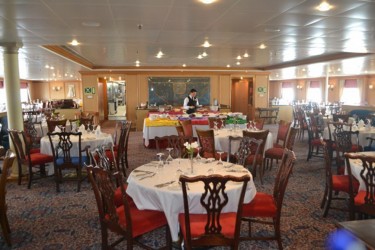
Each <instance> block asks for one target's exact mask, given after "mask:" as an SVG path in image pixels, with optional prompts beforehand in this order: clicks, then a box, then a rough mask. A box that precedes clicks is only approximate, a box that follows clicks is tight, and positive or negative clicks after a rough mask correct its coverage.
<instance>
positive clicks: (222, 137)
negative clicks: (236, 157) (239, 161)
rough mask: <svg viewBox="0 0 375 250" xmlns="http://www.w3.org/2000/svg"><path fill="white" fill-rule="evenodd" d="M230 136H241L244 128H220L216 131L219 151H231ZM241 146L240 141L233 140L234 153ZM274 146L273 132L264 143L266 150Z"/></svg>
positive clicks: (216, 143)
mask: <svg viewBox="0 0 375 250" xmlns="http://www.w3.org/2000/svg"><path fill="white" fill-rule="evenodd" d="M229 136H241V137H242V130H240V129H239V130H236V131H231V130H229V129H220V130H218V131H215V149H216V150H217V151H223V152H228V151H229ZM239 146H240V142H239V141H234V142H232V148H231V151H232V152H230V153H231V154H234V153H235V152H236V151H237V150H238V147H239ZM272 147H273V135H272V133H271V132H269V133H268V136H267V140H266V143H265V145H264V151H266V150H267V149H269V148H272Z"/></svg>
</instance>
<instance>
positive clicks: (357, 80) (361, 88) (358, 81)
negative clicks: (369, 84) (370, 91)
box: [356, 79, 365, 104]
mask: <svg viewBox="0 0 375 250" xmlns="http://www.w3.org/2000/svg"><path fill="white" fill-rule="evenodd" d="M356 82H357V88H358V91H359V94H360V104H362V103H364V101H365V93H364V91H363V85H364V84H363V81H362V80H359V79H356Z"/></svg>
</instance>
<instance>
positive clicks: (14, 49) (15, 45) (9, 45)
mask: <svg viewBox="0 0 375 250" xmlns="http://www.w3.org/2000/svg"><path fill="white" fill-rule="evenodd" d="M0 46H1V47H3V50H4V53H6V54H14V53H18V50H19V49H20V48H22V46H23V43H22V42H0Z"/></svg>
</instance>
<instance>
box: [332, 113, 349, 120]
mask: <svg viewBox="0 0 375 250" xmlns="http://www.w3.org/2000/svg"><path fill="white" fill-rule="evenodd" d="M332 119H333V121H334V122H338V121H339V119H341V120H342V121H343V122H348V121H349V115H346V114H345V115H343V114H332Z"/></svg>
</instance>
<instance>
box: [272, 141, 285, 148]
mask: <svg viewBox="0 0 375 250" xmlns="http://www.w3.org/2000/svg"><path fill="white" fill-rule="evenodd" d="M273 147H274V148H283V145H280V144H278V143H276V142H275V143H274V144H273Z"/></svg>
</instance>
